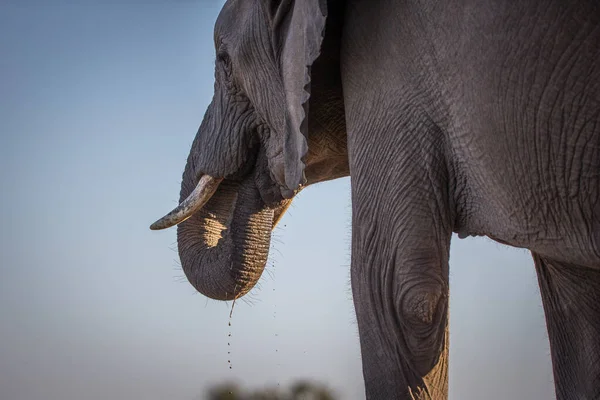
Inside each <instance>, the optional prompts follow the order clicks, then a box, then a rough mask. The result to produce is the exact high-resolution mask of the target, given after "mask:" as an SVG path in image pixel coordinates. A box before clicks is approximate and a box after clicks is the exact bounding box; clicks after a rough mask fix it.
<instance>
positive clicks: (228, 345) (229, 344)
mask: <svg viewBox="0 0 600 400" xmlns="http://www.w3.org/2000/svg"><path fill="white" fill-rule="evenodd" d="M233 307H235V299H233V303H232V304H231V311H229V323H228V324H227V325H228V326H230V327H231V317H232V316H233ZM227 337H231V328H230V330H229V333H228V334H227ZM227 355H231V340H230V341H228V342H227ZM227 364H229V369H232V366H231V358H229V359H228V360H227Z"/></svg>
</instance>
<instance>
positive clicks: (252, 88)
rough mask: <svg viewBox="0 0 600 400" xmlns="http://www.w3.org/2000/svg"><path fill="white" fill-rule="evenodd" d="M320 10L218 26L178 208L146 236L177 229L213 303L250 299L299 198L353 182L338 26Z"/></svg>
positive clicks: (247, 5) (236, 13)
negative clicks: (335, 182)
mask: <svg viewBox="0 0 600 400" xmlns="http://www.w3.org/2000/svg"><path fill="white" fill-rule="evenodd" d="M325 3H326V2H324V1H319V0H305V1H293V0H279V1H276V0H260V1H242V0H230V1H227V2H226V4H225V5H224V7H223V9H222V11H221V13H220V14H219V16H218V19H217V22H216V24H215V34H214V40H215V50H216V62H215V85H214V96H213V98H212V102H211V103H210V105H209V106H208V109H207V110H206V113H205V115H204V119H203V121H202V123H201V125H200V128H199V130H198V133H197V135H196V137H195V140H194V142H193V144H192V148H191V151H190V154H189V156H188V159H187V164H186V167H185V170H184V173H183V180H182V184H181V193H180V205H179V206H178V207H176V208H175V209H174V210H173V211H172V212H170V213H169V214H167V215H166V216H165V217H163V218H161V219H160V220H158V221H157V222H155V223H154V224H153V225H152V226H151V229H163V228H167V227H170V226H173V225H176V224H178V231H177V240H178V248H179V256H180V258H181V264H182V267H183V270H184V272H185V274H186V276H187V278H188V280H189V281H190V283H192V285H193V286H194V287H195V288H196V289H197V290H198V291H199V292H201V293H202V294H204V295H206V296H208V297H211V298H214V299H221V300H229V299H235V298H238V297H240V296H243V295H244V294H246V293H247V292H248V291H249V290H250V289H251V288H252V287H253V286H254V285H255V284H256V282H257V281H258V279H259V278H260V276H261V273H262V271H263V269H264V267H265V264H266V261H267V256H268V252H269V246H270V239H271V232H272V230H273V228H274V227H275V225H276V224H277V222H278V220H279V219H280V218H281V216H282V215H283V213H284V212H285V210H286V209H287V207H288V206H289V205H290V203H291V201H292V198H293V197H294V195H295V194H297V193H298V192H299V191H300V190H301V189H302V188H304V187H306V186H308V185H310V184H312V183H316V182H320V181H324V180H329V179H334V178H337V177H340V176H345V175H348V174H349V173H348V161H347V150H346V136H345V135H346V133H345V125H344V108H343V101H342V93H341V83H340V74H339V31H340V29H341V19H340V17H337V16H336V17H334V18H330V20H329V21H328V20H327V18H326V14H327V5H326V4H325ZM336 18H337V19H336ZM326 22H327V24H326ZM326 25H327V26H326ZM325 29H327V30H328V31H330V32H331V35H328V38H327V40H324V32H325ZM317 58H318V60H317ZM311 93H312V95H311ZM309 106H310V107H309ZM309 108H310V109H311V111H310V114H309V111H308V110H309ZM309 117H310V118H309Z"/></svg>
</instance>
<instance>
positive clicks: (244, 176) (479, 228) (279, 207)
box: [178, 0, 600, 400]
mask: <svg viewBox="0 0 600 400" xmlns="http://www.w3.org/2000/svg"><path fill="white" fill-rule="evenodd" d="M317 3H318V2H317V1H316V0H314V1H311V0H305V2H303V3H300V2H298V3H296V2H294V1H268V0H262V1H260V2H240V1H228V2H227V3H226V5H225V7H224V12H223V13H222V15H221V16H220V17H219V20H218V21H217V25H216V28H215V45H216V51H217V63H216V73H215V78H216V83H215V97H214V98H213V102H212V103H211V106H209V109H208V110H207V113H206V114H205V118H204V121H203V123H202V125H201V127H200V129H199V133H198V135H197V136H196V139H195V141H194V144H193V145H192V149H191V151H190V156H189V158H188V163H187V165H186V169H185V172H184V176H183V183H182V190H181V198H182V199H184V198H185V197H186V196H187V194H189V193H190V192H191V190H193V188H194V186H195V184H196V183H197V181H198V179H199V176H200V175H202V174H210V175H211V176H215V177H223V178H225V180H224V183H223V184H222V185H221V187H220V188H219V189H218V190H217V192H216V194H215V196H214V198H213V199H211V200H210V201H209V202H208V203H207V205H206V206H205V207H204V209H203V210H201V211H200V212H198V213H197V214H196V215H194V216H193V217H192V218H190V219H188V220H187V221H185V222H183V223H181V224H180V225H179V227H178V245H179V252H180V257H181V260H182V266H183V269H184V271H185V273H186V276H187V277H188V279H189V280H190V282H191V283H192V284H193V285H194V286H195V287H196V288H197V289H198V290H199V291H200V292H202V293H203V294H205V295H207V296H210V297H213V298H217V299H229V298H236V297H239V296H242V295H244V294H245V293H247V291H248V290H250V289H251V288H252V287H253V286H254V284H255V283H256V281H257V280H258V279H259V278H260V274H261V273H262V269H263V268H264V262H265V261H266V257H267V255H268V248H269V240H270V233H271V230H272V228H273V226H274V225H275V224H276V222H277V221H278V219H279V218H280V217H281V215H283V213H284V212H285V209H286V208H287V206H289V203H290V202H291V199H289V198H287V199H286V198H284V197H283V196H282V193H284V191H283V190H282V189H281V187H280V183H281V169H278V168H279V167H278V166H281V165H282V164H281V163H280V161H281V157H287V156H289V154H287V153H286V152H289V151H290V150H289V149H290V147H285V146H284V147H283V150H281V147H280V143H281V138H282V137H283V136H278V135H280V134H281V132H283V131H281V129H282V127H283V126H284V123H283V122H282V121H288V120H287V119H286V118H287V117H285V115H287V114H286V113H287V112H288V111H289V109H287V110H286V109H285V107H284V105H286V104H288V106H289V101H290V100H289V99H290V98H289V97H286V95H285V94H286V93H287V94H289V91H288V92H286V91H285V90H283V82H284V81H285V79H283V80H282V78H281V76H283V77H284V78H286V77H288V78H289V76H290V75H289V74H288V69H287V68H290V65H289V63H288V64H286V59H285V54H286V52H285V50H286V48H287V47H286V46H288V42H286V41H285V40H287V39H284V38H289V37H293V35H292V36H290V35H289V33H290V29H300V28H303V27H306V26H308V27H309V28H311V27H312V28H314V27H315V26H316V27H317V28H318V23H319V22H318V21H320V19H319V18H320V14H319V13H320V10H319V7H318V5H317ZM327 3H328V4H327V8H328V17H327V26H326V30H325V39H324V41H323V43H322V45H321V43H320V38H319V37H317V36H318V35H312V34H311V32H313V31H311V30H310V29H308V28H307V29H308V30H307V31H306V32H304V33H303V35H304V36H303V37H304V38H305V41H304V42H303V43H306V44H307V46H309V47H308V49H309V50H310V49H312V48H313V47H310V46H317V47H319V46H320V49H321V55H320V56H319V58H317V60H316V61H315V62H314V63H313V64H312V65H311V69H310V98H309V100H308V118H307V123H308V125H307V130H306V132H304V133H303V134H304V135H306V143H307V146H308V152H307V154H306V155H305V157H304V163H305V168H304V174H305V177H306V182H305V184H304V186H303V187H306V186H309V185H310V184H313V183H317V182H322V181H326V180H331V179H335V178H338V177H342V176H348V175H350V176H351V178H352V182H351V184H352V263H351V264H352V265H351V277H352V291H353V299H354V305H355V309H356V315H357V320H358V327H359V334H360V343H361V353H362V362H363V374H364V378H365V387H366V397H367V398H368V399H400V400H403V399H446V398H447V393H448V373H447V371H448V344H449V343H448V337H449V336H448V296H449V295H448V290H449V288H448V258H449V249H450V239H451V235H452V233H453V232H456V233H459V234H460V235H462V236H468V235H486V236H488V237H490V238H492V239H494V240H497V241H498V242H500V243H504V244H507V245H511V246H515V247H521V248H527V249H529V250H531V252H532V255H533V258H534V263H535V268H536V272H537V274H538V280H539V285H540V291H541V295H542V301H543V305H544V310H545V314H546V321H547V326H548V333H549V339H550V347H551V352H552V362H553V368H554V377H555V385H556V394H557V398H558V399H560V400H567V399H568V400H570V399H597V398H600V29H598V27H599V26H600V5H598V4H597V2H595V1H593V0H589V1H580V2H577V3H574V4H567V3H565V4H563V3H564V2H559V1H543V2H542V1H541V2H523V1H517V2H513V1H507V0H494V1H490V2H475V1H473V0H463V1H454V2H450V3H447V2H446V3H444V2H438V3H428V2H424V1H423V2H419V1H413V2H411V1H403V2H400V1H392V0H379V1H377V2H366V1H358V0H347V1H329V2H327ZM298 4H300V5H302V6H306V5H307V4H308V5H309V6H310V7H312V9H309V10H307V9H303V10H302V11H303V12H296V13H293V15H295V16H296V17H297V16H298V15H304V16H306V18H310V21H307V23H305V24H303V23H302V21H300V23H299V24H295V23H294V22H293V21H296V22H298V21H297V20H294V19H293V18H292V17H290V15H292V13H291V12H290V10H291V9H292V8H294V7H296V6H297V5H298ZM309 6H306V7H309ZM233 16H235V18H234V17H233ZM232 21H234V22H235V23H234V22H232ZM289 21H292V22H289ZM309 22H310V23H309ZM316 31H317V32H318V31H319V30H318V29H317V30H316ZM307 32H308V33H307ZM313 33H314V32H313ZM282 48H283V50H282ZM296 50H297V51H296V52H292V53H293V54H300V55H302V54H308V53H310V51H304V50H305V49H296ZM282 60H283V61H282ZM288 61H289V60H288ZM278 62H280V64H278ZM282 66H283V67H282ZM291 70H294V68H291ZM295 71H303V69H298V68H296V70H295ZM286 74H288V75H286ZM305 78H306V77H305V76H297V79H298V80H299V82H301V83H302V82H306V79H305ZM286 82H287V81H286ZM286 102H287V103H286ZM297 106H298V104H292V105H291V107H292V108H291V109H292V110H297ZM294 107H296V108H294ZM284 131H285V130H284ZM295 139H298V138H297V137H295ZM294 143H298V142H294ZM297 148H298V147H292V149H297ZM292 151H293V150H292ZM282 154H283V156H282ZM292 155H293V154H292ZM285 165H286V166H287V165H288V164H285ZM289 165H292V164H289ZM276 182H278V183H276ZM303 187H300V188H299V190H302V188H303ZM224 227H226V229H224ZM221 235H222V237H221Z"/></svg>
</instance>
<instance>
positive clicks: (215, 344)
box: [0, 0, 554, 400]
mask: <svg viewBox="0 0 600 400" xmlns="http://www.w3.org/2000/svg"><path fill="white" fill-rule="evenodd" d="M221 5H222V1H203V2H193V1H179V2H167V1H153V2H149V3H148V4H145V5H144V6H143V7H141V6H136V5H135V4H133V3H125V4H117V2H108V3H103V4H100V3H98V2H92V1H82V2H78V3H76V4H75V3H73V2H64V1H59V2H53V3H52V5H50V4H49V3H42V2H33V1H24V2H20V3H18V2H16V1H10V0H9V2H4V3H2V5H0V33H1V35H0V50H1V54H2V56H1V57H0V93H2V94H3V95H2V96H0V132H1V135H0V184H1V186H2V190H1V191H0V200H1V204H2V207H1V210H0V218H1V219H2V221H4V224H3V226H2V229H1V230H0V234H1V240H0V246H1V247H0V262H1V266H2V268H0V321H1V323H0V398H1V399H2V400H5V399H6V400H36V399H44V400H53V399H56V400H58V399H61V400H65V399H90V400H93V399H98V400H100V399H106V398H111V399H131V398H144V399H148V400H153V399H182V400H184V399H185V400H188V399H197V398H201V396H202V394H203V393H204V391H205V389H206V388H207V387H209V386H210V385H212V384H215V383H222V382H224V381H236V382H239V383H240V384H242V385H244V386H246V387H250V388H259V387H262V386H276V385H277V384H280V385H281V386H287V385H288V383H289V382H291V381H294V380H296V379H314V380H316V381H318V382H321V383H325V384H327V385H328V386H330V387H331V388H332V389H333V390H334V391H335V392H336V393H337V394H338V395H339V398H340V399H362V398H364V383H363V378H362V369H361V368H362V367H361V363H360V349H359V343H358V333H357V326H356V320H355V316H354V310H353V306H352V301H351V292H350V285H349V276H350V275H349V265H350V251H349V249H350V225H351V223H350V221H351V219H350V216H351V203H350V179H349V178H344V179H339V180H336V181H332V182H327V183H323V184H319V185H315V186H314V187H310V188H308V189H306V190H305V191H303V192H302V193H301V194H300V195H299V196H298V198H297V199H295V200H294V204H293V206H292V208H291V209H290V211H289V212H288V213H287V214H286V215H285V216H284V218H283V220H282V221H281V223H280V225H279V226H278V228H277V230H276V233H275V235H274V240H273V242H274V244H273V247H274V250H273V251H272V252H271V256H270V260H269V263H268V267H267V272H265V274H264V276H263V278H261V281H260V283H259V288H257V289H256V290H253V291H252V292H251V294H250V295H249V296H247V298H244V299H243V300H242V301H238V303H236V306H235V310H234V312H233V317H232V326H231V327H229V326H228V321H229V311H230V308H231V303H230V302H228V303H225V302H216V301H213V300H207V299H206V298H205V297H203V296H201V295H199V294H197V293H195V291H194V290H193V288H192V287H191V285H189V283H188V282H187V281H186V279H185V277H184V275H183V272H182V271H181V269H180V267H179V263H178V257H177V252H176V244H175V240H176V238H175V233H176V231H175V230H174V229H170V230H167V231H161V232H153V231H150V230H149V229H148V226H149V224H150V223H152V222H153V221H154V220H156V219H157V218H158V217H160V216H162V215H163V214H164V213H166V212H167V211H169V210H170V209H171V208H172V207H173V206H174V205H175V204H176V201H177V199H178V195H179V183H180V179H181V174H182V172H183V168H184V165H185V161H186V157H187V155H188V152H189V148H190V145H191V143H192V140H193V138H194V135H195V133H196V130H197V128H198V126H199V124H200V121H201V120H202V116H203V114H204V110H205V108H206V106H207V105H208V103H209V102H210V99H211V96H212V90H213V77H214V75H213V62H214V49H213V34H212V30H213V26H214V21H215V19H216V16H217V14H218V11H219V9H220V8H221ZM450 275H451V297H450V308H451V311H450V325H451V328H450V332H451V333H450V335H451V349H450V399H453V400H462V399H467V400H469V399H488V400H500V399H502V400H504V399H507V398H510V399H528V400H531V399H533V400H535V399H540V400H542V399H548V398H554V397H553V396H554V389H553V384H552V370H551V365H550V358H549V348H548V339H547V334H546V330H545V322H544V315H543V310H542V307H541V301H540V297H539V291H538V288H537V281H536V277H535V272H534V269H533V263H532V260H531V257H530V256H529V254H528V252H526V251H524V250H519V249H513V248H508V247H506V246H502V245H499V244H496V243H494V242H492V241H490V240H488V239H483V238H478V239H466V240H458V238H457V237H456V236H454V237H453V241H452V249H451V258H450ZM229 332H231V334H232V336H231V337H229V336H228V334H229ZM228 342H229V343H231V345H230V346H228V345H227V343H228ZM228 351H231V354H230V355H228V353H227V352H228ZM228 360H231V366H232V368H231V369H229V363H228Z"/></svg>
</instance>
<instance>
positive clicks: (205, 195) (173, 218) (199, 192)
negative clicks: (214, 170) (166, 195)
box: [150, 175, 223, 231]
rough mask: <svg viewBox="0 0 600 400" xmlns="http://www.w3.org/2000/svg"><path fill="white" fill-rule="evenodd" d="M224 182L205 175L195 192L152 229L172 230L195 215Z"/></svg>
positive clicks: (152, 226) (151, 227) (154, 224)
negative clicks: (171, 228)
mask: <svg viewBox="0 0 600 400" xmlns="http://www.w3.org/2000/svg"><path fill="white" fill-rule="evenodd" d="M222 180H223V178H213V177H212V176H210V175H203V176H202V178H200V181H199V182H198V184H197V185H196V187H195V188H194V191H193V192H192V193H190V195H189V196H188V197H187V198H186V199H185V200H184V201H182V202H181V204H179V205H178V206H177V207H175V208H174V209H173V211H171V212H170V213H168V214H167V215H165V216H164V217H162V218H161V219H159V220H158V221H156V222H155V223H153V224H152V225H150V229H152V230H153V231H155V230H159V229H166V228H170V227H172V226H174V225H177V224H179V223H181V222H183V221H185V220H186V219H188V218H189V217H191V216H192V215H194V213H195V212H196V211H198V210H199V209H200V208H202V206H203V205H205V204H206V202H207V201H208V200H210V198H211V197H212V195H213V194H214V193H215V191H216V190H217V188H218V187H219V184H220V183H221V181H222Z"/></svg>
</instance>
